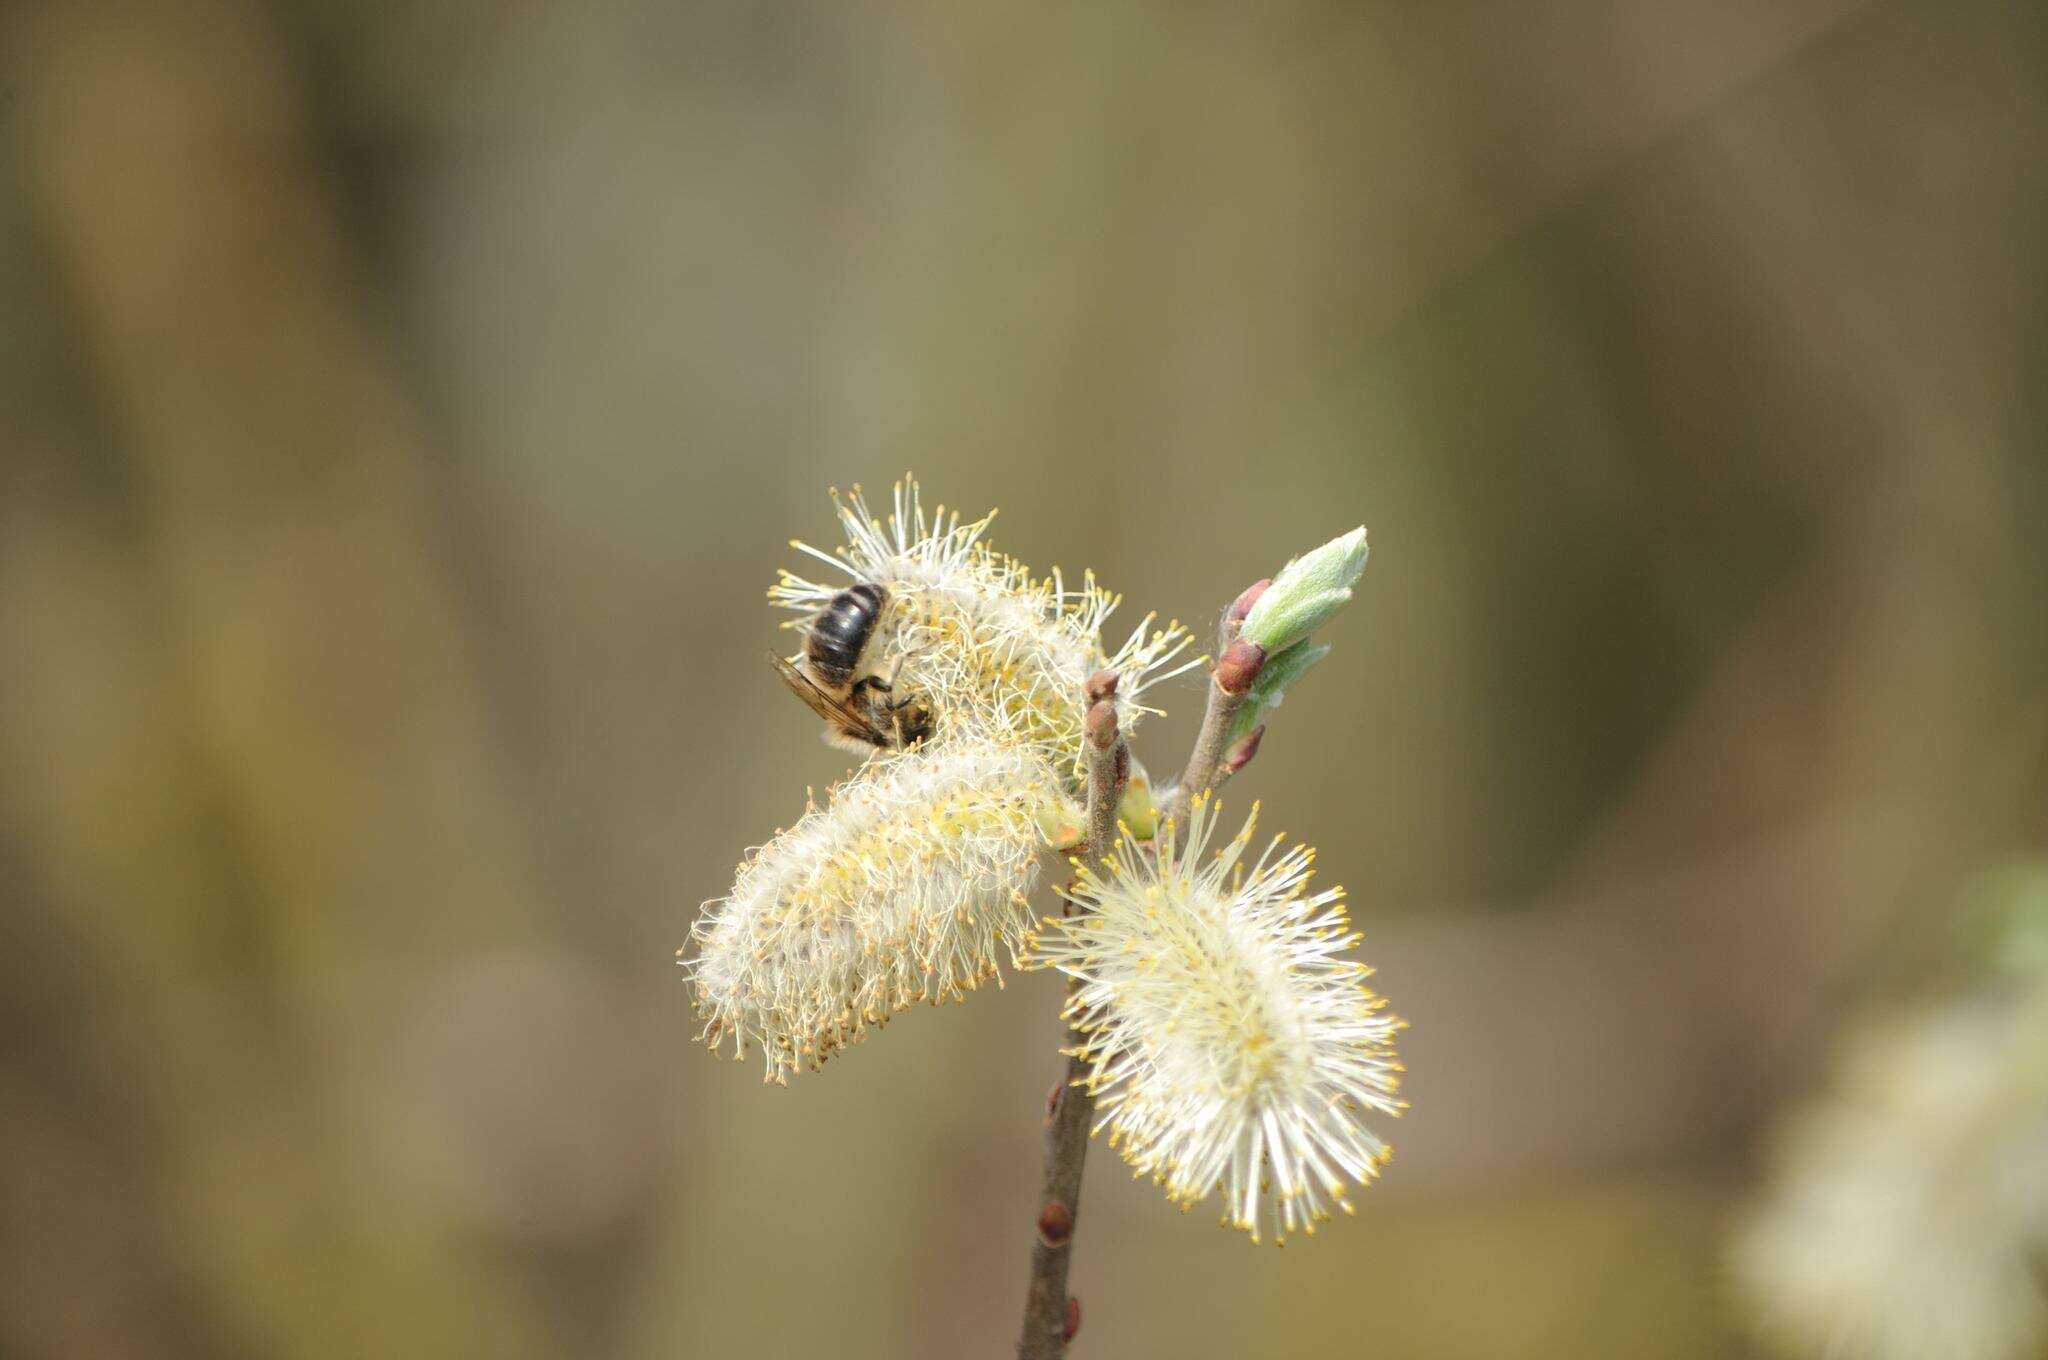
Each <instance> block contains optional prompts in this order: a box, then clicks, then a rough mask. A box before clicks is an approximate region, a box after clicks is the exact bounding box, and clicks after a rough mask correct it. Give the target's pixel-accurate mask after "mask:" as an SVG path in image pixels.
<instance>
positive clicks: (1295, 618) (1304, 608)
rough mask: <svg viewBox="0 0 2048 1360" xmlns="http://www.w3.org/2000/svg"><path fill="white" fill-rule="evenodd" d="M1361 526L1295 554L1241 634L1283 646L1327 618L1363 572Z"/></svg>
mask: <svg viewBox="0 0 2048 1360" xmlns="http://www.w3.org/2000/svg"><path fill="white" fill-rule="evenodd" d="M1365 558H1366V544H1365V529H1364V527H1363V526H1361V527H1359V528H1357V529H1353V530H1352V531H1351V532H1350V533H1348V534H1345V535H1343V536H1342V537H1340V538H1333V539H1331V540H1330V541H1329V542H1328V543H1325V544H1324V545H1323V546H1322V547H1320V548H1317V549H1316V550H1315V551H1313V552H1309V553H1305V554H1303V555H1302V556H1300V557H1297V558H1295V559H1294V560H1293V561H1292V562H1289V563H1288V564H1287V566H1286V567H1285V568H1283V569H1282V570H1281V572H1280V574H1279V575H1278V576H1276V577H1274V578H1273V584H1272V585H1271V586H1269V587H1267V588H1266V590H1265V591H1264V592H1263V593H1262V594H1260V596H1259V597H1258V599H1257V600H1256V601H1255V602H1254V603H1253V604H1252V606H1251V609H1250V612H1248V613H1247V614H1246V615H1245V620H1244V628H1243V629H1242V631H1241V632H1240V637H1242V638H1244V639H1247V640H1249V641H1252V642H1256V643H1258V644H1259V645H1260V646H1261V647H1264V648H1265V649H1266V650H1267V651H1268V652H1269V653H1270V652H1279V651H1284V650H1285V649H1287V648H1288V647H1291V646H1293V645H1294V644H1295V643H1297V642H1299V641H1301V640H1302V639H1303V638H1305V637H1307V636H1308V635H1309V634H1310V633H1312V632H1314V631H1315V630H1316V629H1318V628H1320V627H1322V626H1323V625H1324V624H1325V623H1328V622H1329V621H1330V618H1331V616H1332V615H1334V614H1335V613H1336V612H1337V611H1338V610H1339V609H1341V608H1343V607H1344V605H1345V604H1346V603H1347V602H1348V601H1349V600H1350V599H1351V587H1353V586H1354V585H1357V584H1358V578H1359V577H1360V576H1361V575H1362V574H1364V572H1365Z"/></svg>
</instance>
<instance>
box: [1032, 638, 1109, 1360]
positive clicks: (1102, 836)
mask: <svg viewBox="0 0 2048 1360" xmlns="http://www.w3.org/2000/svg"><path fill="white" fill-rule="evenodd" d="M1116 680H1117V678H1116V673H1115V672H1114V671H1100V672H1098V673H1097V674H1096V675H1094V676H1093V677H1091V678H1090V679H1089V681H1088V685H1087V689H1086V697H1087V700H1088V717H1087V728H1086V741H1085V743H1084V753H1085V757H1086V765H1087V778H1088V839H1087V842H1086V843H1085V845H1084V847H1083V850H1082V855H1083V858H1084V860H1085V862H1086V863H1087V865H1088V866H1089V869H1090V870H1091V872H1093V873H1096V874H1100V873H1102V872H1103V871H1104V863H1105V861H1106V860H1107V858H1108V855H1109V849H1110V846H1111V845H1112V844H1113V843H1114V842H1115V840H1116V834H1117V822H1116V814H1117V808H1118V806H1119V805H1120V804H1121V803H1122V802H1123V793H1124V785H1125V784H1126V783H1127V782H1128V781H1129V779H1130V772H1131V751H1130V746H1129V745H1128V744H1127V743H1126V742H1125V741H1124V737H1123V733H1122V732H1121V731H1119V730H1118V727H1117V720H1116V702H1115V695H1116ZM1067 910H1069V911H1075V910H1080V908H1077V907H1075V906H1074V905H1073V904H1072V903H1071V902H1069V903H1068V905H1067ZM1073 987H1074V984H1073V983H1072V982H1071V981H1070V982H1069V983H1068V984H1067V990H1068V993H1069V995H1071V994H1072V992H1073ZM1082 1041H1083V1036H1082V1035H1081V1034H1080V1032H1079V1031H1077V1030H1075V1029H1073V1028H1072V1027H1071V1026H1070V1027H1069V1028H1068V1030H1067V1051H1068V1055H1069V1056H1068V1058H1067V1070H1066V1074H1065V1075H1064V1076H1063V1077H1062V1078H1061V1079H1060V1083H1059V1085H1057V1086H1055V1087H1053V1089H1052V1095H1051V1097H1050V1098H1049V1099H1048V1101H1047V1103H1046V1117H1045V1180H1044V1189H1043V1192H1042V1193H1041V1194H1040V1195H1039V1201H1038V1202H1039V1211H1038V1225H1037V1226H1038V1236H1037V1239H1036V1241H1034V1242H1033V1243H1032V1247H1031V1282H1030V1286H1029V1288H1028V1289H1027V1290H1026V1291H1025V1295H1024V1328H1023V1332H1022V1334H1021V1335H1020V1336H1019V1337H1018V1339H1017V1356H1018V1360H1055V1357H1058V1356H1059V1355H1061V1354H1063V1353H1064V1352H1065V1351H1066V1348H1067V1343H1068V1342H1069V1341H1071V1340H1073V1337H1074V1332H1075V1330H1076V1329H1077V1328H1078V1327H1079V1326H1080V1322H1081V1314H1080V1301H1079V1300H1078V1299H1070V1298H1069V1297H1068V1296H1067V1267H1068V1265H1069V1264H1070V1263H1071V1262H1072V1260H1073V1256H1074V1224H1075V1220H1076V1217H1077V1215H1078V1214H1079V1213H1080V1210H1081V1172H1082V1169H1083V1167H1084V1166H1085V1164H1086V1162H1087V1159H1088V1127H1089V1125H1090V1124H1091V1123H1092V1122H1093V1120H1094V1118H1095V1095H1094V1093H1093V1092H1092V1091H1090V1090H1089V1089H1088V1061H1087V1060H1086V1059H1085V1058H1083V1057H1081V1056H1080V1053H1081V1045H1082Z"/></svg>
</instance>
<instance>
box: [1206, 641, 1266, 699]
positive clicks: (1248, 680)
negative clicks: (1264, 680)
mask: <svg viewBox="0 0 2048 1360" xmlns="http://www.w3.org/2000/svg"><path fill="white" fill-rule="evenodd" d="M1265 664H1266V649H1265V648H1264V647H1262V646H1260V645H1259V644H1258V643H1257V642H1256V641H1253V640H1250V639H1247V638H1239V639H1238V640H1237V641H1235V642H1233V643H1231V644H1230V645H1229V646H1228V647H1225V648H1224V649H1223V655H1222V656H1220V657H1218V658H1217V660H1216V672H1215V675H1216V688H1218V689H1220V690H1222V691H1223V692H1224V693H1225V694H1243V693H1244V692H1245V691H1246V690H1248V689H1250V688H1251V687H1252V681H1254V680H1256V679H1258V678H1259V667H1261V666H1263V665H1265Z"/></svg>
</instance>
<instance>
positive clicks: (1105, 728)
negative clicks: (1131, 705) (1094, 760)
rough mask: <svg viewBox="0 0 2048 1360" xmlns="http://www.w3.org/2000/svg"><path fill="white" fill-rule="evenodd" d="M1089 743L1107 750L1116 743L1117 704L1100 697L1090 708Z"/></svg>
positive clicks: (1088, 720)
mask: <svg viewBox="0 0 2048 1360" xmlns="http://www.w3.org/2000/svg"><path fill="white" fill-rule="evenodd" d="M1087 733H1088V744H1089V745H1090V746H1093V747H1094V748H1095V749H1096V750H1098V751H1107V750H1108V749H1109V748H1110V747H1111V746H1114V745H1115V744H1116V705H1115V704H1113V703H1111V702H1110V701H1109V700H1107V699H1098V700H1096V701H1095V703H1094V704H1093V705H1092V706H1090V708H1089V709H1088V718H1087Z"/></svg>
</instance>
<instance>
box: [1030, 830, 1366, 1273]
mask: <svg viewBox="0 0 2048 1360" xmlns="http://www.w3.org/2000/svg"><path fill="white" fill-rule="evenodd" d="M1256 818H1257V810H1256V809H1254V810H1253V815H1252V818H1251V819H1248V820H1247V822H1246V824H1245V828H1244V830H1243V832H1241V833H1240V834H1239V835H1237V836H1235V837H1232V838H1231V839H1230V840H1229V841H1227V842H1225V843H1224V845H1223V846H1222V848H1221V849H1220V850H1218V851H1217V852H1216V853H1215V855H1214V856H1213V857H1211V858H1209V859H1208V860H1207V862H1206V863H1205V862H1204V856H1205V855H1206V854H1207V853H1208V844H1209V841H1210V839H1211V830H1212V828H1213V825H1214V819H1215V808H1214V806H1213V804H1212V803H1211V802H1210V801H1209V800H1208V799H1206V798H1202V799H1197V800H1196V801H1195V804H1194V807H1193V809H1192V812H1191V815H1190V817H1189V825H1188V832H1189V835H1188V850H1187V853H1186V854H1184V855H1176V853H1175V851H1176V847H1175V845H1174V842H1173V839H1172V834H1171V832H1170V831H1169V832H1168V833H1167V835H1166V838H1165V839H1164V840H1163V841H1162V843H1161V844H1160V845H1159V846H1158V847H1157V850H1156V853H1155V851H1154V850H1153V849H1152V848H1151V847H1131V846H1119V847H1118V848H1116V849H1115V850H1114V851H1113V852H1112V854H1111V856H1110V859H1109V865H1108V868H1109V872H1108V873H1106V874H1105V875H1102V876H1100V877H1083V878H1081V879H1079V880H1078V881H1077V882H1076V884H1075V885H1074V886H1073V887H1072V888H1071V889H1070V896H1071V897H1072V899H1073V901H1074V904H1075V906H1076V907H1077V908H1078V910H1076V911H1075V912H1074V913H1073V914H1072V915H1067V916H1061V917H1057V918H1052V919H1049V920H1047V921H1045V922H1043V923H1042V924H1041V925H1040V927H1039V929H1038V932H1037V935H1036V937H1035V941H1036V942H1035V944H1034V945H1033V947H1032V949H1031V957H1030V960H1029V961H1030V962H1031V963H1033V964H1038V965H1049V966H1052V967H1056V968H1058V969H1059V970H1060V971H1062V972H1064V973H1066V974H1068V975H1069V976H1070V977H1072V978H1074V979H1076V981H1077V983H1078V986H1077V987H1076V989H1075V992H1074V994H1073V999H1072V1003H1071V1008H1070V1015H1071V1016H1072V1017H1073V1019H1074V1023H1075V1025H1076V1027H1077V1028H1078V1029H1079V1030H1081V1031H1082V1032H1083V1034H1084V1036H1085V1042H1084V1051H1085V1053H1086V1055H1087V1057H1088V1059H1089V1060H1090V1061H1091V1062H1092V1064H1093V1068H1092V1071H1091V1073H1090V1076H1089V1081H1090V1084H1091V1085H1092V1086H1093V1087H1094V1088H1095V1089H1096V1090H1097V1091H1098V1092H1099V1093H1100V1094H1099V1096H1098V1105H1097V1116H1098V1120H1099V1126H1100V1127H1102V1128H1105V1129H1107V1130H1108V1132H1109V1135H1110V1139H1111V1142H1112V1145H1113V1146H1115V1147H1116V1149H1117V1150H1118V1152H1119V1153H1120V1154H1122V1156H1123V1157H1124V1158H1125V1159H1126V1160H1127V1161H1128V1162H1130V1164H1131V1166H1132V1168H1133V1170H1134V1172H1136V1173H1137V1174H1140V1175H1149V1176H1152V1177H1154V1178H1155V1179H1157V1180H1158V1181H1159V1183H1160V1184H1161V1185H1162V1186H1163V1188H1164V1189H1165V1191H1166V1194H1167V1197H1168V1198H1169V1199H1170V1200H1172V1201H1173V1202H1175V1203H1177V1204H1180V1205H1182V1206H1183V1207H1186V1206H1188V1205H1192V1204H1195V1203H1199V1202H1201V1201H1203V1200H1205V1199H1207V1198H1209V1197H1210V1196H1211V1195H1220V1197H1221V1199H1222V1201H1223V1205H1224V1213H1223V1217H1224V1221H1225V1222H1226V1223H1229V1224H1231V1225H1232V1226H1234V1227H1237V1228H1239V1229H1242V1230H1244V1231H1246V1232H1248V1233H1249V1234H1251V1236H1252V1239H1253V1240H1254V1241H1258V1240H1260V1239H1261V1238H1262V1237H1270V1238H1271V1239H1272V1240H1275V1241H1284V1240H1285V1239H1286V1237H1287V1236H1288V1235H1290V1234H1292V1233H1294V1232H1296V1231H1301V1232H1304V1233H1305V1232H1308V1231H1309V1230H1310V1228H1311V1225H1313V1224H1315V1223H1317V1222H1320V1221H1323V1220H1326V1219H1328V1218H1329V1217H1330V1216H1331V1213H1332V1210H1335V1209H1341V1210H1344V1211H1346V1212H1349V1211H1350V1201H1349V1200H1348V1198H1347V1197H1346V1191H1347V1188H1348V1187H1350V1186H1353V1185H1357V1186H1363V1185H1366V1184H1368V1183H1370V1182H1371V1181H1372V1179H1373V1178H1374V1177H1375V1176H1377V1175H1378V1174H1379V1170H1380V1168H1381V1167H1382V1166H1383V1165H1384V1164H1385V1162H1386V1159H1387V1156H1388V1154H1389V1152H1390V1151H1391V1149H1390V1148H1389V1147H1388V1145H1387V1144H1386V1143H1385V1142H1384V1141H1383V1140H1381V1139H1380V1138H1379V1137H1378V1135H1376V1134H1375V1133H1373V1132H1372V1131H1371V1130H1370V1129H1368V1128H1367V1127H1366V1126H1365V1125H1364V1123H1363V1122H1361V1120H1360V1119H1359V1117H1358V1114H1359V1112H1361V1111H1364V1110H1371V1111H1376V1112H1378V1113H1381V1114H1385V1115H1388V1116H1394V1115H1398V1114H1399V1113H1400V1112H1401V1110H1402V1109H1404V1108H1405V1103H1404V1102H1403V1101H1401V1100H1400V1099H1399V1098H1398V1097H1397V1096H1396V1094H1395V1089H1396V1085H1397V1080H1398V1079H1397V1076H1396V1073H1397V1072H1398V1071H1399V1065H1398V1063H1397V1061H1396V1058H1395V1053H1394V1046H1393V1036H1394V1034H1395V1033H1396V1032H1397V1030H1398V1029H1399V1028H1400V1025H1401V1022H1400V1021H1398V1020H1396V1019H1395V1018H1394V1017H1392V1016H1389V1015H1386V1014H1385V1013H1384V1012H1383V1011H1382V1009H1381V1005H1382V1003H1381V1002H1380V1001H1379V999H1378V998H1377V997H1375V996H1374V994H1373V993H1372V992H1370V991H1369V990H1367V989H1366V988H1365V987H1364V986H1363V985H1361V983H1360V977H1361V975H1362V972H1363V969H1362V966H1361V965H1360V964H1358V963H1357V962H1355V961H1352V960H1347V959H1343V958H1340V957H1338V954H1339V952H1340V951H1341V950H1343V949H1344V948H1346V947H1347V946H1348V945H1349V944H1350V942H1351V941H1350V938H1349V936H1348V935H1347V934H1346V933H1345V932H1343V931H1339V930H1334V929H1332V928H1331V927H1332V923H1333V919H1334V918H1335V915H1336V913H1337V912H1338V911H1339V908H1338V907H1337V892H1336V890H1335V889H1331V890H1327V891H1324V892H1320V893H1313V894H1312V893H1309V892H1308V891H1307V890H1306V883H1307V880H1308V877H1309V869H1308V866H1309V862H1310V858H1311V856H1310V852H1309V851H1308V850H1307V849H1306V848H1305V847H1301V846H1296V847H1295V848H1293V849H1291V850H1282V849H1281V842H1279V841H1277V840H1276V841H1274V842H1272V843H1270V844H1269V845H1268V846H1267V847H1266V849H1265V851H1264V852H1263V853H1262V854H1261V855H1259V856H1258V858H1257V859H1256V861H1255V862H1252V863H1250V864H1248V865H1247V864H1245V863H1243V857H1244V856H1246V855H1247V853H1248V847H1249V845H1250V841H1251V830H1252V824H1253V822H1255V821H1256Z"/></svg>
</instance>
